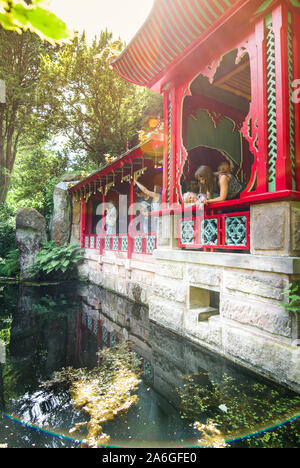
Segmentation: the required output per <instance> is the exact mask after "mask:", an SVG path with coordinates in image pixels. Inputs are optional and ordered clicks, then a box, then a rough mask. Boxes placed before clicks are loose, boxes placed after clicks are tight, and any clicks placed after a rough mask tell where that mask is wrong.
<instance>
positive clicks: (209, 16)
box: [111, 0, 247, 87]
mask: <svg viewBox="0 0 300 468" xmlns="http://www.w3.org/2000/svg"><path fill="white" fill-rule="evenodd" d="M241 3H245V1H244V2H241V0H155V1H154V5H153V8H152V10H151V12H150V14H149V16H148V18H147V19H146V21H145V23H144V25H143V26H142V27H141V29H140V30H139V31H138V33H137V34H136V35H135V37H134V38H133V39H132V41H131V42H130V43H129V45H128V46H127V47H126V48H125V49H124V51H123V52H122V53H121V54H120V55H119V56H118V57H117V58H116V59H114V60H113V61H112V63H111V65H112V66H113V68H114V69H115V71H116V72H117V73H118V74H119V75H121V76H122V77H123V78H125V79H126V80H127V81H130V82H132V83H135V84H138V85H141V86H147V87H151V85H152V84H153V83H155V82H156V81H157V79H158V78H159V76H160V75H161V74H162V72H163V71H164V69H166V68H167V67H168V66H169V65H170V64H171V63H172V62H173V61H174V60H175V59H177V58H178V56H181V55H182V54H183V53H184V52H185V51H186V50H187V49H189V48H190V47H191V46H192V45H193V44H194V43H196V42H197V41H198V40H199V37H201V36H204V35H205V34H206V33H207V32H209V31H210V30H213V29H214V28H215V27H216V25H217V23H218V22H219V21H223V20H224V19H225V17H226V16H230V14H231V13H232V12H233V11H235V10H236V8H237V6H238V5H239V6H240V4H241ZM246 3H247V2H246Z"/></svg>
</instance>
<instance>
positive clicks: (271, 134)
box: [266, 15, 277, 192]
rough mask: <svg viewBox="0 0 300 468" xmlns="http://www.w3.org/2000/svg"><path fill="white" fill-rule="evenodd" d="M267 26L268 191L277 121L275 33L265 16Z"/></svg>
mask: <svg viewBox="0 0 300 468" xmlns="http://www.w3.org/2000/svg"><path fill="white" fill-rule="evenodd" d="M266 28H267V108H268V156H269V191H270V192H274V191H275V190H276V180H275V174H276V160H277V123H276V73H275V35H274V32H273V25H272V17H271V15H269V16H268V17H267V18H266Z"/></svg>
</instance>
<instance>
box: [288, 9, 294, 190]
mask: <svg viewBox="0 0 300 468" xmlns="http://www.w3.org/2000/svg"><path fill="white" fill-rule="evenodd" d="M288 72H289V112H290V147H291V161H292V178H293V189H294V190H296V150H295V112H294V102H293V90H294V88H293V80H294V63H293V30H292V24H291V14H289V28H288Z"/></svg>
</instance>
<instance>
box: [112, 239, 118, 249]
mask: <svg viewBox="0 0 300 468" xmlns="http://www.w3.org/2000/svg"><path fill="white" fill-rule="evenodd" d="M112 249H113V250H119V238H118V236H115V237H113V247H112Z"/></svg>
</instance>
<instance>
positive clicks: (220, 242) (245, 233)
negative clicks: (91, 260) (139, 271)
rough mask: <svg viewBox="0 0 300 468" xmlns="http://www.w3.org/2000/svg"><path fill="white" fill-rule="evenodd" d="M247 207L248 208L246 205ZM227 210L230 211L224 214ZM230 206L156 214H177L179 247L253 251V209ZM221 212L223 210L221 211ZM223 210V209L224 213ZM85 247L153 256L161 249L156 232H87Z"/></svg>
mask: <svg viewBox="0 0 300 468" xmlns="http://www.w3.org/2000/svg"><path fill="white" fill-rule="evenodd" d="M245 208H246V209H247V207H245ZM225 209H226V212H225V213H224V211H225ZM231 210H232V206H230V208H229V209H228V207H227V206H226V208H225V207H224V208H223V207H222V209H215V208H214V209H210V210H207V209H205V210H204V209H203V208H202V209H200V208H199V207H195V206H193V207H188V208H185V207H183V206H179V207H175V209H172V210H171V209H168V210H162V211H160V212H156V213H155V216H162V217H165V216H169V217H170V216H171V218H172V219H173V215H174V216H175V217H176V226H175V227H176V228H177V229H176V236H177V241H178V246H179V247H181V248H184V249H198V250H204V251H211V252H214V251H220V250H221V251H249V250H250V211H249V210H248V211H246V210H245V211H231ZM220 211H221V212H220ZM222 211H223V212H222ZM84 247H85V248H88V249H97V250H98V249H99V250H100V251H101V252H103V251H115V252H127V254H128V257H130V256H131V254H132V253H134V254H145V255H152V254H153V252H154V250H155V249H156V248H157V235H156V233H149V234H140V233H139V234H132V235H131V236H129V235H128V234H117V235H105V236H97V235H86V236H84Z"/></svg>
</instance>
